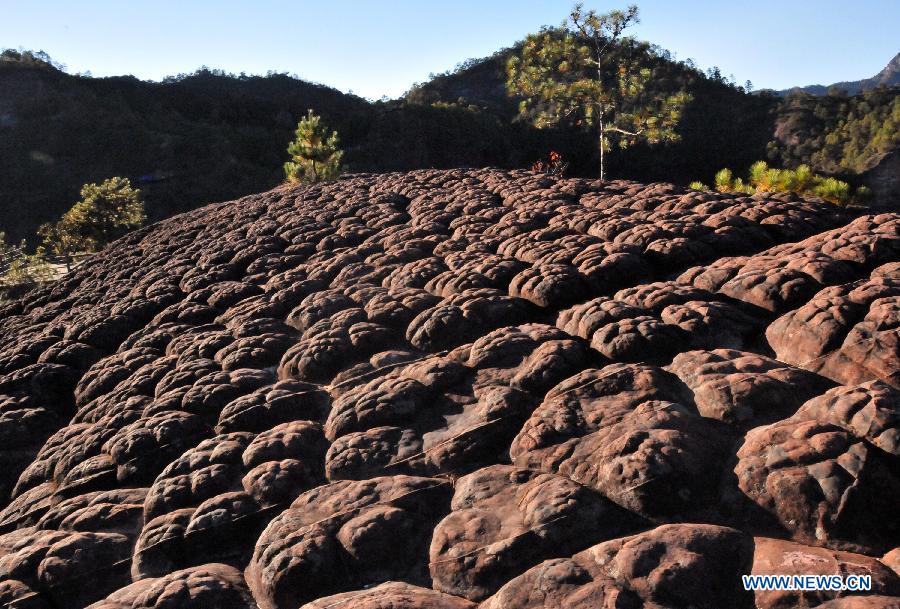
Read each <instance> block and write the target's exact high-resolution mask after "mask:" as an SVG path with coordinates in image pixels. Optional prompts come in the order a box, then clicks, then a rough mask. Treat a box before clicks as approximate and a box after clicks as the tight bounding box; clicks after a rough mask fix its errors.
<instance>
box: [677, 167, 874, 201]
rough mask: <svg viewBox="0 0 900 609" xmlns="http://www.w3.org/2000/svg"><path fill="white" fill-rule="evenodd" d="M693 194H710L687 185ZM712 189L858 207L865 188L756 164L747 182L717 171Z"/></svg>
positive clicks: (698, 186)
mask: <svg viewBox="0 0 900 609" xmlns="http://www.w3.org/2000/svg"><path fill="white" fill-rule="evenodd" d="M690 187H691V188H693V189H695V190H711V189H710V188H709V187H708V186H706V185H705V184H703V183H702V182H691V184H690ZM715 189H716V190H718V191H719V192H743V193H747V194H753V193H757V192H792V193H795V194H798V195H806V196H812V197H819V198H821V199H825V200H826V201H831V202H832V203H836V204H838V205H848V204H851V203H862V202H864V201H865V199H866V196H867V192H866V189H865V187H860V188H858V189H856V190H855V191H851V188H850V185H849V184H847V182H843V181H841V180H838V179H836V178H833V177H828V176H823V175H819V174H816V173H813V171H812V170H811V169H810V168H809V166H808V165H800V166H798V167H797V168H796V169H776V168H774V167H769V165H768V163H766V162H765V161H757V162H756V163H754V164H753V165H751V166H750V171H749V173H748V174H747V179H746V180H744V179H743V178H740V177H734V173H733V172H732V171H731V170H730V169H728V168H725V169H720V170H719V171H718V172H717V173H716V178H715Z"/></svg>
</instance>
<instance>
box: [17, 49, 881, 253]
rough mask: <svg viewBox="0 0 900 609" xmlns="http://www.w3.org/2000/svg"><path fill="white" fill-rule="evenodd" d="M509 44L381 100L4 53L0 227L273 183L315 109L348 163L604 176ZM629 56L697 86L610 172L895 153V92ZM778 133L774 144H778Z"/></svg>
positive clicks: (851, 164)
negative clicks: (538, 117) (127, 188)
mask: <svg viewBox="0 0 900 609" xmlns="http://www.w3.org/2000/svg"><path fill="white" fill-rule="evenodd" d="M517 51H518V47H516V46H514V47H511V48H509V49H503V50H501V51H498V52H497V53H495V54H494V55H492V56H491V57H488V58H485V59H478V60H469V61H467V62H464V63H463V64H461V65H460V66H459V67H458V69H456V70H454V71H452V72H448V73H445V74H441V75H437V76H435V77H434V78H432V79H431V80H430V81H429V82H427V83H423V84H420V85H416V86H414V87H413V88H412V89H411V90H410V91H409V92H408V93H407V95H405V96H404V97H403V98H401V99H398V100H392V101H381V102H371V101H367V100H365V99H362V98H360V97H357V96H354V95H349V94H345V93H342V92H340V91H338V90H336V89H332V88H329V87H326V86H323V85H318V84H313V83H309V82H305V81H303V80H300V79H298V78H296V77H292V76H288V75H287V74H274V73H273V74H269V75H267V76H246V75H243V74H242V75H229V74H225V73H223V72H221V71H216V70H209V69H206V68H202V69H200V70H198V71H197V72H195V73H193V74H188V75H179V76H175V77H171V78H168V79H166V80H164V81H162V82H146V81H141V80H138V79H136V78H134V77H130V76H122V77H114V78H91V77H89V76H84V75H71V74H67V73H65V72H64V71H62V70H61V69H60V67H59V66H58V65H57V64H54V63H53V62H52V61H51V60H50V59H49V58H48V57H46V56H43V55H40V54H33V53H21V52H15V51H7V52H4V53H3V54H2V61H0V158H2V159H3V171H2V172H0V218H2V220H0V230H5V231H6V233H7V235H8V237H9V238H10V239H11V240H18V239H20V238H29V239H31V238H33V235H34V232H35V230H36V229H37V227H38V226H39V225H40V224H41V223H43V222H47V221H51V220H53V219H55V218H57V217H58V216H59V215H60V214H61V213H62V212H63V211H65V210H66V209H68V208H69V207H70V206H71V205H72V203H73V202H74V201H75V200H77V196H78V191H79V189H80V187H81V185H82V184H85V183H87V182H98V181H101V180H103V179H105V178H108V177H110V176H123V177H128V178H130V179H131V180H132V181H133V182H134V183H135V185H136V186H138V187H139V188H140V189H141V190H142V191H143V193H144V196H145V200H146V205H147V213H148V215H149V219H150V220H151V221H152V220H157V219H160V218H164V217H167V216H170V215H173V214H175V213H179V212H182V211H185V210H188V209H192V208H194V207H196V206H198V205H200V204H202V203H204V202H208V201H215V200H226V199H231V198H234V197H237V196H240V195H243V194H247V193H250V192H256V191H259V190H263V189H266V188H270V187H272V186H274V185H276V184H277V183H279V182H280V181H281V180H282V179H283V173H282V164H283V163H284V161H285V160H287V157H286V152H285V148H286V146H287V143H288V141H290V139H291V136H292V132H293V129H294V127H295V126H296V124H297V121H298V120H299V118H301V117H302V116H304V115H305V114H306V112H307V110H308V109H309V108H312V109H314V110H315V112H316V113H317V114H319V115H321V116H322V119H323V121H324V122H325V123H327V124H328V126H329V127H330V128H333V129H335V130H337V131H338V133H339V134H340V138H341V145H342V147H343V148H344V150H345V156H344V161H345V164H346V166H347V168H348V170H349V171H351V172H370V171H391V170H408V169H416V168H449V167H465V166H468V167H478V166H497V167H504V168H514V167H527V166H530V165H531V164H532V163H533V162H535V161H536V160H537V159H539V158H542V157H544V156H545V155H546V154H547V153H548V152H549V151H551V150H555V151H558V152H560V153H561V154H562V155H563V157H564V158H565V160H566V161H567V162H568V170H569V174H571V175H576V176H593V175H596V170H597V156H598V154H597V142H596V135H595V134H592V133H591V132H589V131H587V130H582V129H579V128H577V127H557V128H554V129H542V130H539V129H536V128H534V127H533V126H531V125H529V124H528V123H527V122H526V121H523V120H520V119H519V118H518V100H517V99H515V98H513V97H510V96H509V94H508V93H507V90H506V86H505V81H506V64H507V61H508V59H509V57H511V56H512V54H513V53H516V52H517ZM619 52H621V53H628V54H630V56H631V58H632V59H634V60H635V61H636V62H638V63H639V64H640V65H641V66H642V67H645V68H647V69H649V70H650V71H651V73H652V78H651V81H650V82H651V86H652V87H654V88H655V89H656V90H659V91H664V92H671V93H676V92H680V91H683V92H687V93H688V94H689V95H690V99H691V101H690V102H689V103H688V105H687V106H686V107H685V108H684V111H683V112H682V113H681V118H680V121H679V124H678V126H677V131H678V133H679V135H680V140H679V141H677V142H673V143H667V144H663V145H656V146H654V147H650V146H648V145H646V144H642V145H636V146H633V147H630V148H629V149H627V150H621V151H615V152H614V153H612V154H610V155H609V158H608V161H607V163H608V173H609V175H610V176H611V177H616V178H629V179H636V180H641V181H645V182H652V181H662V180H665V181H671V182H676V183H682V184H687V183H688V182H690V181H692V180H696V179H700V180H711V179H712V176H713V175H714V174H715V172H716V171H718V170H719V169H720V168H722V167H726V166H727V167H731V168H734V169H735V170H736V171H742V170H744V169H746V168H747V167H749V166H750V164H752V163H753V162H754V161H757V160H760V159H764V158H766V156H767V145H768V153H769V158H770V160H771V159H773V158H777V159H780V160H781V161H782V162H784V163H787V164H791V163H799V162H808V163H811V164H813V165H814V166H816V168H817V169H818V170H820V171H825V172H831V171H839V172H842V173H845V174H846V173H852V172H855V171H860V168H865V167H866V166H867V163H869V159H870V158H872V156H873V155H877V154H879V153H880V152H882V151H884V150H887V149H891V148H892V147H896V142H897V136H896V132H897V128H896V114H897V90H896V89H894V90H890V91H874V92H870V93H866V94H865V95H864V96H862V98H848V97H826V98H822V99H817V98H810V97H809V96H806V97H803V96H791V97H789V98H787V99H786V100H784V101H782V100H781V99H780V98H778V97H776V96H773V95H770V94H768V93H763V94H750V93H748V92H747V91H746V90H745V89H744V88H743V87H738V86H736V85H735V84H734V83H733V82H729V81H728V80H727V79H725V78H723V77H722V76H721V74H720V73H719V71H718V70H717V69H715V70H711V71H709V72H708V73H703V72H701V71H700V70H698V69H697V68H696V67H695V66H694V65H693V64H691V63H690V62H689V61H688V62H678V61H675V60H674V59H673V58H672V56H671V55H670V54H669V53H668V52H667V51H664V50H662V49H659V48H657V47H653V46H651V45H649V44H647V43H638V42H629V43H628V44H627V45H625V46H623V47H622V48H621V49H620V50H619ZM772 140H776V141H775V143H770V142H772Z"/></svg>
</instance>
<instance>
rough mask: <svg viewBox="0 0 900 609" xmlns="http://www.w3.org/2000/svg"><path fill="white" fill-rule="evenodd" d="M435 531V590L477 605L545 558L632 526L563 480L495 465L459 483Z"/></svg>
mask: <svg viewBox="0 0 900 609" xmlns="http://www.w3.org/2000/svg"><path fill="white" fill-rule="evenodd" d="M451 508H452V510H453V511H452V512H451V513H450V515H449V516H447V517H446V518H444V520H442V521H441V522H440V523H439V524H438V525H437V527H436V528H435V531H434V536H433V538H432V541H431V552H430V562H429V565H430V569H431V577H432V580H433V582H434V587H435V588H436V589H438V590H441V591H443V592H447V593H450V594H454V595H456V596H462V597H465V598H468V599H470V600H481V599H483V598H485V597H487V596H489V595H490V594H492V593H493V592H495V591H496V590H497V589H498V588H499V587H500V586H501V585H502V584H503V583H505V582H506V581H508V580H510V579H512V577H514V576H516V575H518V574H519V573H521V572H523V571H524V570H526V569H527V568H528V567H530V566H531V565H534V564H536V563H538V562H540V561H541V559H543V558H546V557H548V556H554V555H559V554H571V553H572V552H574V551H577V550H579V549H581V548H583V547H585V546H588V545H590V544H591V543H593V542H597V541H599V540H601V539H603V538H610V537H614V536H618V535H621V534H623V533H625V532H627V531H628V529H630V528H632V527H634V526H635V525H636V524H637V520H636V519H635V518H634V517H633V516H632V515H630V514H628V513H627V512H625V511H624V510H621V509H619V508H618V507H617V506H615V505H614V504H613V503H612V502H610V501H608V500H607V499H605V498H604V497H602V496H600V495H597V494H596V493H594V492H592V491H590V490H588V489H587V488H585V487H583V486H581V485H579V484H576V483H575V482H572V481H571V480H569V479H568V478H564V477H562V476H557V475H552V474H541V473H539V472H535V471H532V470H525V469H520V468H516V467H513V466H508V465H495V466H491V467H488V468H485V469H482V470H478V471H477V472H475V473H472V474H469V475H467V476H464V477H462V478H460V479H459V480H458V481H457V483H456V492H455V493H454V495H453V500H452V502H451Z"/></svg>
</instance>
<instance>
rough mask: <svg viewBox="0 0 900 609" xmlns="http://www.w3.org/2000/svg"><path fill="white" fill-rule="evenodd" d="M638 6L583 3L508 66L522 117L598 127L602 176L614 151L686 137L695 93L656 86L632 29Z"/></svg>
mask: <svg viewBox="0 0 900 609" xmlns="http://www.w3.org/2000/svg"><path fill="white" fill-rule="evenodd" d="M637 22H638V7H637V6H634V5H632V6H630V7H628V8H627V9H626V10H624V11H618V10H617V11H612V12H609V13H606V14H603V15H600V14H597V13H596V12H594V11H592V10H590V11H586V12H585V11H584V9H583V7H582V5H580V4H576V5H575V8H574V9H572V12H571V14H570V15H569V20H568V21H567V22H566V24H564V26H563V27H562V28H558V29H546V30H544V31H542V32H540V33H539V34H533V35H531V36H529V37H528V38H526V39H525V42H524V44H523V45H522V50H521V53H520V54H518V55H514V56H512V57H510V59H509V61H508V63H507V78H508V79H507V83H506V84H507V88H508V90H509V91H510V92H511V93H512V94H514V95H518V96H520V97H521V98H522V101H521V103H520V105H519V114H520V116H522V117H525V118H527V119H528V120H530V121H532V122H533V123H534V124H535V125H536V126H537V127H539V128H541V127H546V126H549V125H557V124H559V123H561V122H562V123H566V124H570V125H573V126H575V127H589V128H593V129H596V131H597V134H598V146H597V149H598V152H599V155H600V179H601V180H602V179H604V178H605V175H606V172H605V163H604V160H605V155H606V152H607V151H609V150H611V149H612V148H613V146H614V145H615V146H618V147H619V148H627V147H628V146H630V145H633V144H635V143H637V142H638V141H646V142H647V143H649V144H657V143H660V142H664V141H675V140H677V139H678V135H677V132H676V131H675V127H676V126H677V124H678V121H679V119H680V116H681V110H682V108H683V107H684V105H685V103H686V102H687V101H689V100H690V96H689V95H688V94H687V93H685V92H683V91H677V92H670V91H663V90H660V89H658V88H653V87H649V86H648V84H649V82H650V79H651V75H652V72H651V70H650V68H649V67H647V66H645V65H642V64H643V61H642V60H643V59H644V57H645V56H644V55H642V54H640V53H633V52H632V51H633V50H634V45H633V40H632V39H631V38H628V37H625V35H624V32H625V30H627V29H628V28H629V27H631V26H632V25H634V24H635V23H637Z"/></svg>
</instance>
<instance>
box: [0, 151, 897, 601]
mask: <svg viewBox="0 0 900 609" xmlns="http://www.w3.org/2000/svg"><path fill="white" fill-rule="evenodd" d="M898 349H900V216H898V214H880V215H872V214H868V215H867V214H851V213H849V212H847V211H845V210H841V209H840V208H837V207H835V206H832V205H830V204H826V203H822V202H819V201H814V200H803V199H799V198H796V197H794V196H793V195H786V194H777V195H776V194H757V195H753V196H746V195H735V194H722V193H708V192H694V191H685V190H682V189H680V188H678V187H675V186H672V185H668V184H649V185H643V184H637V183H633V182H625V181H611V182H603V183H602V182H598V181H591V180H581V179H560V178H555V177H549V176H546V175H542V174H535V173H531V172H526V171H503V170H496V169H480V170H441V171H438V170H423V171H414V172H409V173H395V174H383V175H351V176H347V177H345V178H342V179H340V180H338V181H335V182H330V183H324V184H318V185H314V186H308V187H288V186H284V187H280V188H277V189H275V190H273V191H270V192H267V193H261V194H257V195H252V196H248V197H244V198H243V199H240V200H238V201H232V202H226V203H219V204H214V205H210V206H207V207H205V208H203V209H199V210H196V211H194V212H190V213H188V214H184V215H182V216H179V217H176V218H171V219H169V220H166V221H164V222H161V223H158V224H155V225H153V226H149V227H147V228H144V229H141V230H139V231H137V232H134V233H132V234H130V235H128V236H126V237H125V238H123V239H121V240H119V241H118V242H116V243H114V244H112V245H111V246H110V247H108V248H107V249H106V250H104V251H103V252H101V253H100V254H97V255H96V256H93V257H92V258H91V259H89V260H88V261H86V262H85V263H83V264H81V265H79V266H78V267H77V268H76V269H75V270H74V271H73V272H72V273H70V274H68V275H66V276H65V277H64V278H62V279H61V280H59V281H57V282H55V283H51V284H48V285H45V286H43V287H40V288H38V289H37V290H35V291H33V292H31V293H29V294H27V295H26V296H25V297H24V298H23V299H21V300H19V301H16V302H13V303H11V304H8V305H5V306H4V307H3V308H2V309H0V462H2V465H3V467H2V468H0V605H2V606H8V607H12V608H15V609H31V608H34V609H44V608H50V609H80V608H82V607H88V606H90V607H94V608H97V609H99V608H103V609H126V608H128V609H145V608H146V609H151V608H154V609H188V608H206V607H222V608H225V609H232V608H233V609H252V608H256V607H260V608H262V609H298V608H300V607H307V608H310V609H313V608H315V609H324V608H326V607H328V608H331V607H348V608H349V607H353V608H360V609H389V608H390V609H476V608H481V609H501V608H502V609H506V608H512V609H516V608H522V609H525V608H546V609H551V608H563V607H564V608H569V609H576V608H577V609H586V608H588V607H590V608H601V607H602V608H617V609H631V608H646V609H658V608H676V609H689V608H710V609H712V608H717V609H718V608H721V607H734V608H743V607H747V608H750V607H759V608H763V609H780V608H787V607H821V608H822V609H828V608H834V609H839V608H844V609H857V608H859V609H884V608H897V607H898V606H900V599H898V597H897V595H898V594H900V583H898V582H900V575H898V573H897V569H898V568H900V559H898V556H900V549H898V548H900V517H898V514H900V510H898V505H900V503H898V501H900V499H898V498H900V352H898ZM750 573H753V574H758V575H766V574H788V575H790V574H817V575H818V574H835V575H847V574H868V575H871V576H872V581H873V587H872V590H871V591H870V592H868V593H855V592H854V593H851V592H840V593H838V592H826V591H822V592H802V593H800V592H790V591H782V592H774V591H769V592H757V593H755V594H754V593H752V592H747V591H745V590H744V589H743V586H742V585H741V579H740V576H741V575H745V574H750Z"/></svg>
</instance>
